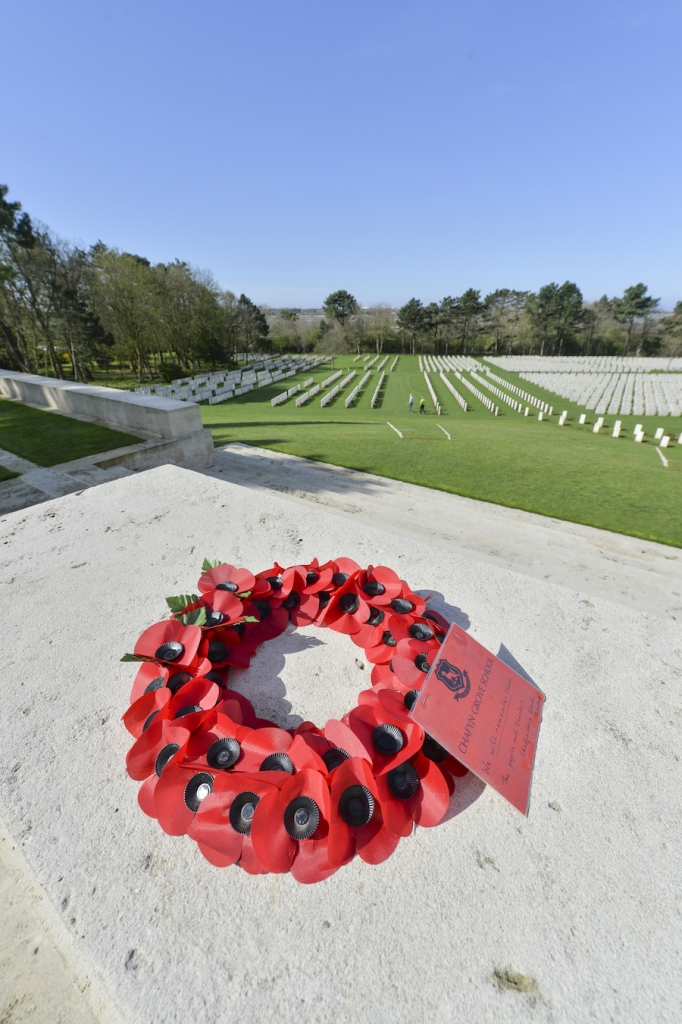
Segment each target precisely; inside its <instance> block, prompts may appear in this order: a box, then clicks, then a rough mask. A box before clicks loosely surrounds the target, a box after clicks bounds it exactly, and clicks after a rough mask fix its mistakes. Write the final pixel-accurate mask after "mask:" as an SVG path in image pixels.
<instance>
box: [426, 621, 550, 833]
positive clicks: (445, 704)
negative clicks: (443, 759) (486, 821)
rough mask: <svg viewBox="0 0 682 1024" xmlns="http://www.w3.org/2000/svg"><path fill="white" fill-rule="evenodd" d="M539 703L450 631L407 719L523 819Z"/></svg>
mask: <svg viewBox="0 0 682 1024" xmlns="http://www.w3.org/2000/svg"><path fill="white" fill-rule="evenodd" d="M544 701H545V697H544V694H543V693H542V692H541V691H540V690H539V689H538V688H537V687H536V686H534V685H533V684H532V683H530V682H528V680H527V679H524V678H523V677H522V676H520V675H519V674H518V672H515V671H514V670H513V669H511V668H509V666H508V665H506V664H505V663H504V662H503V661H501V660H500V659H499V658H498V657H496V656H495V655H494V654H492V653H491V652H490V651H488V650H486V648H485V647H483V646H482V645H481V644H479V643H478V642H477V641H476V640H474V639H473V637H471V636H468V635H467V634H466V633H465V632H464V631H463V630H462V629H460V628H459V626H455V625H452V626H451V627H450V629H449V631H448V634H447V636H446V638H445V640H444V642H443V644H442V646H441V648H440V650H439V652H438V655H437V657H436V658H435V659H434V662H433V664H432V666H431V668H430V670H429V673H428V675H427V676H426V680H425V682H424V685H423V686H422V688H421V691H420V694H419V697H418V699H417V700H416V701H415V703H414V706H413V707H412V711H411V717H412V718H413V719H414V720H415V722H417V724H418V725H420V726H421V727H422V729H424V730H425V731H426V732H427V733H428V734H429V735H430V736H433V738H434V739H435V740H437V742H438V743H440V744H441V746H443V747H445V749H446V750H448V751H449V752H450V753H451V754H452V755H453V757H456V758H457V760H458V761H461V763H462V764H463V765H465V766H466V767H467V768H468V769H469V770H470V771H472V772H474V774H475V775H478V777H479V778H480V779H482V780H483V782H485V783H488V784H489V785H491V786H492V787H493V789H496V790H497V792H498V793H501V794H502V796H503V797H505V799H507V800H508V801H509V802H510V803H511V804H513V805H514V807H516V808H517V809H518V810H519V811H521V813H522V814H528V805H529V801H530V787H531V780H532V777H533V765H534V762H535V751H536V748H537V742H538V733H539V731H540V722H541V720H542V709H543V705H544Z"/></svg>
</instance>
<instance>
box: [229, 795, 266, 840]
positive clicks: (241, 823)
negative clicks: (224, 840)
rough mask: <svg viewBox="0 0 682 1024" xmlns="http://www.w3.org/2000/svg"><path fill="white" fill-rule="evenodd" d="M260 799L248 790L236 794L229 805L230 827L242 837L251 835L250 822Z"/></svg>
mask: <svg viewBox="0 0 682 1024" xmlns="http://www.w3.org/2000/svg"><path fill="white" fill-rule="evenodd" d="M259 801H260V797H259V796H256V794H255V793H252V792H251V791H250V790H246V791H245V792H244V793H238V794H237V796H236V797H235V798H234V800H233V801H232V803H231V804H230V825H231V826H232V828H233V829H234V830H235V832H239V834H240V835H242V836H248V835H251V822H252V821H253V816H254V814H255V813H256V807H257V806H258V803H259Z"/></svg>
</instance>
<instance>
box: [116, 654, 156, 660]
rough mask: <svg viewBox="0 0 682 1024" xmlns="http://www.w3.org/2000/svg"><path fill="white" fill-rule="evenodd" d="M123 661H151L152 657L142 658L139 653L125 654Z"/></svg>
mask: <svg viewBox="0 0 682 1024" xmlns="http://www.w3.org/2000/svg"><path fill="white" fill-rule="evenodd" d="M121 661H151V658H141V657H140V655H139V654H124V655H123V657H122V658H121Z"/></svg>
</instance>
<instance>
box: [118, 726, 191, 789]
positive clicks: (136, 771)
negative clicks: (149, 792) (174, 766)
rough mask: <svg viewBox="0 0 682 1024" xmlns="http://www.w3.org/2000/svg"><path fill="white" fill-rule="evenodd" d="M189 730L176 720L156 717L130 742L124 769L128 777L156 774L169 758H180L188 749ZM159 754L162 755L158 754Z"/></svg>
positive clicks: (142, 777)
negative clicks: (145, 729)
mask: <svg viewBox="0 0 682 1024" xmlns="http://www.w3.org/2000/svg"><path fill="white" fill-rule="evenodd" d="M190 735H191V733H190V731H189V729H186V728H185V727H184V726H182V725H180V724H179V723H177V722H172V721H169V720H168V719H162V720H161V721H159V720H158V719H157V720H156V721H154V722H152V724H151V725H150V727H149V728H148V729H147V731H146V732H143V733H142V735H141V736H140V737H139V738H138V739H137V741H136V742H135V743H133V745H132V747H131V748H130V750H129V751H128V754H127V756H126V771H127V772H128V775H129V776H130V778H131V779H136V780H137V781H138V782H142V781H143V780H144V779H148V778H149V776H150V775H153V774H154V772H156V775H157V776H160V775H161V771H162V770H163V768H164V767H165V766H166V764H168V763H169V762H170V761H171V759H173V760H174V761H181V760H182V759H183V757H184V756H185V752H186V750H187V743H188V741H189V738H190ZM159 755H161V758H159Z"/></svg>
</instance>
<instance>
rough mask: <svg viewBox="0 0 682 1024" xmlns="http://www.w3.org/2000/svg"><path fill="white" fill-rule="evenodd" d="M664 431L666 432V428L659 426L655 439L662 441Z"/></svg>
mask: <svg viewBox="0 0 682 1024" xmlns="http://www.w3.org/2000/svg"><path fill="white" fill-rule="evenodd" d="M663 433H664V428H663V427H658V429H657V430H656V433H655V434H654V440H655V441H660V440H661V438H662V437H663Z"/></svg>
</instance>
